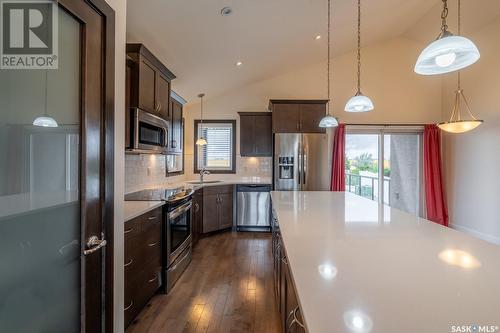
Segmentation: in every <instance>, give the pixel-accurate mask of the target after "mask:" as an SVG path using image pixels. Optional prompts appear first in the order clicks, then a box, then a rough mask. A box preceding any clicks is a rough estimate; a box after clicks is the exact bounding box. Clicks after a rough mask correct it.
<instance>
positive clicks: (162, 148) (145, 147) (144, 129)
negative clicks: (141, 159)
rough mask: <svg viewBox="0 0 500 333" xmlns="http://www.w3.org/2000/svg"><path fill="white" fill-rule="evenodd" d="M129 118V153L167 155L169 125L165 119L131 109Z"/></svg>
mask: <svg viewBox="0 0 500 333" xmlns="http://www.w3.org/2000/svg"><path fill="white" fill-rule="evenodd" d="M128 117H129V119H128V130H129V133H128V134H129V135H127V137H128V139H127V141H128V142H127V147H126V150H127V152H129V153H145V154H166V153H167V149H168V128H169V126H168V125H169V123H168V122H167V121H166V120H165V119H162V118H160V117H158V116H155V115H153V114H151V113H149V112H146V111H144V110H141V109H138V108H131V109H130V110H129V115H128Z"/></svg>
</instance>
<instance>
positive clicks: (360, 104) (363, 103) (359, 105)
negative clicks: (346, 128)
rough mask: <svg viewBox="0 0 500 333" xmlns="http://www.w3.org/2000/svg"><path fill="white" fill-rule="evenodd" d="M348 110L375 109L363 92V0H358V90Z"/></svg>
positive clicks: (348, 104) (363, 110)
mask: <svg viewBox="0 0 500 333" xmlns="http://www.w3.org/2000/svg"><path fill="white" fill-rule="evenodd" d="M345 110H346V111H347V112H368V111H371V110H373V102H372V100H371V99H370V98H369V97H368V96H365V95H363V94H362V93H361V0H358V91H357V92H356V95H354V96H353V97H351V98H350V99H349V100H348V101H347V103H346V105H345Z"/></svg>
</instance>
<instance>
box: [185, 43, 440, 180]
mask: <svg viewBox="0 0 500 333" xmlns="http://www.w3.org/2000/svg"><path fill="white" fill-rule="evenodd" d="M423 46H424V45H421V44H419V43H416V42H414V41H410V40H408V39H405V38H395V39H392V40H389V41H386V42H383V43H380V44H376V45H373V46H368V47H365V48H364V49H363V54H362V59H363V68H362V91H363V92H364V93H365V94H367V95H369V96H370V97H371V98H372V100H373V102H374V104H375V110H374V111H372V112H370V113H366V114H353V113H347V112H344V111H343V110H344V106H345V103H346V101H347V100H348V99H349V98H350V97H351V96H352V95H353V94H354V93H355V90H356V88H355V86H356V57H355V52H350V53H348V54H345V55H343V56H340V57H338V58H335V59H333V67H332V78H333V79H332V83H333V84H332V92H333V93H332V96H331V97H332V99H333V112H334V114H335V116H338V117H340V121H341V122H347V123H433V122H437V121H438V120H439V119H440V113H441V79H440V78H427V77H422V76H418V75H416V74H415V73H414V72H413V66H414V62H415V59H416V56H417V55H418V53H419V52H420V51H421V49H422V48H423ZM235 70H237V69H236V68H235ZM216 79H217V78H214V80H216ZM203 89H204V87H200V92H203ZM326 97H327V90H326V62H323V63H318V64H314V65H310V66H307V67H304V68H299V69H297V70H295V71H292V72H290V73H286V74H284V75H280V76H277V77H273V78H270V79H267V80H263V81H259V82H255V83H250V84H247V85H245V86H241V87H235V88H233V89H231V90H230V91H227V92H226V93H224V94H223V95H220V96H206V98H205V101H204V117H205V119H236V120H237V131H238V133H239V117H238V114H237V112H239V111H262V112H265V111H267V108H268V103H269V99H273V98H275V99H281V98H283V99H287V98H290V99H324V98H326ZM193 102H194V103H193ZM199 109H200V106H199V103H197V102H196V101H191V103H190V104H188V105H187V106H186V108H185V110H186V111H187V112H186V113H185V117H186V148H185V150H186V173H187V174H188V175H191V176H190V177H192V176H193V175H192V170H193V130H194V129H193V120H194V119H199V118H200V111H199ZM237 140H238V141H237V154H239V135H238V138H237ZM258 162H259V166H258V168H259V170H260V169H262V168H260V161H258ZM243 164H245V162H243ZM245 165H246V164H245ZM244 170H245V166H243V167H241V168H239V170H237V171H238V175H240V174H242V173H243V172H244ZM247 170H248V167H247ZM265 170H266V169H265V168H264V171H262V172H263V173H265ZM259 172H260V171H259ZM268 176H271V170H270V168H269V174H268Z"/></svg>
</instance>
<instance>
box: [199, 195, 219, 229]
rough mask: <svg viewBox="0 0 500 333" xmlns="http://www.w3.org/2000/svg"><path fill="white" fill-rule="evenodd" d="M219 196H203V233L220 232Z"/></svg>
mask: <svg viewBox="0 0 500 333" xmlns="http://www.w3.org/2000/svg"><path fill="white" fill-rule="evenodd" d="M217 198H218V195H217V194H211V195H205V194H204V195H203V233H207V232H212V231H216V230H219V217H218V208H219V205H218V199H217Z"/></svg>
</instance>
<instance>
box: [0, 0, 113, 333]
mask: <svg viewBox="0 0 500 333" xmlns="http://www.w3.org/2000/svg"><path fill="white" fill-rule="evenodd" d="M2 5H3V4H2ZM23 6H28V7H24V8H22V9H20V10H22V11H24V14H25V16H26V17H27V15H28V13H29V10H30V9H31V8H29V4H28V3H25V4H23ZM47 6H58V7H55V8H54V11H55V12H56V14H57V19H58V29H57V35H55V36H52V37H53V38H57V40H59V46H58V55H57V59H58V67H57V68H54V69H43V70H40V69H12V70H0V82H1V84H0V85H1V89H0V100H1V101H2V102H3V104H4V107H2V115H3V116H5V118H4V120H3V123H2V134H7V133H6V132H8V133H10V135H5V136H2V140H0V151H3V152H4V155H6V156H3V158H4V160H8V161H10V163H9V164H8V169H5V168H0V201H2V202H15V203H16V204H15V205H3V206H2V209H1V210H0V263H1V264H0V265H1V266H2V268H0V270H1V271H2V274H1V275H2V276H1V278H0V280H1V286H0V294H1V303H2V306H1V307H2V310H1V311H0V331H2V332H30V331H31V332H33V331H36V332H80V331H81V332H97V333H99V332H103V331H104V330H107V331H109V332H112V331H113V215H114V214H113V201H114V200H113V182H114V179H113V178H114V175H113V169H114V160H113V159H114V150H113V147H114V142H113V138H114V128H113V126H114V102H113V101H114V56H115V55H114V40H115V34H114V12H113V11H112V9H111V8H110V7H109V6H108V5H107V4H106V3H105V2H104V1H102V0H88V1H81V0H59V1H57V2H55V1H54V2H49V3H48V4H47ZM18 10H19V9H18ZM50 12H51V11H50ZM50 12H49V13H50ZM46 14H47V13H46ZM47 15H48V14H47ZM46 18H47V17H46V16H43V18H42V20H45V19H46ZM52 22H53V21H52ZM44 26H48V25H47V24H45V25H44ZM62 41H64V43H62ZM21 94H22V96H21ZM37 96H45V98H47V104H48V105H49V107H48V108H47V110H46V112H47V116H50V117H51V118H52V119H54V120H55V121H56V122H57V124H54V127H44V126H43V125H39V124H37V123H36V122H34V119H37V118H38V117H39V115H44V108H43V104H44V102H43V99H42V101H40V100H38V97H37ZM26 102H27V103H29V104H33V103H34V104H33V105H37V106H40V108H38V107H37V108H28V107H26V105H27V104H25V103H26ZM4 129H5V132H3V131H4ZM5 148H8V149H5ZM14 199H15V201H13V200H14ZM92 236H95V237H96V238H95V241H93V242H92V244H88V243H89V240H90V239H91V237H92ZM104 240H105V241H106V242H107V243H105V242H104ZM4 267H6V268H8V269H3V268H4ZM4 305H5V306H4Z"/></svg>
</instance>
